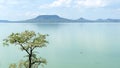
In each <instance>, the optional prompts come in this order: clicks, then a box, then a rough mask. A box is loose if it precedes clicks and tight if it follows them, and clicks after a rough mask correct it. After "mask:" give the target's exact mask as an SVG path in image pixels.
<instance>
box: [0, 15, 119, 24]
mask: <svg viewBox="0 0 120 68" xmlns="http://www.w3.org/2000/svg"><path fill="white" fill-rule="evenodd" d="M0 22H15V23H17V22H18V23H23V22H25V23H27V22H28V23H32V22H37V23H39V22H40V23H49V22H53V23H54V22H62V23H64V22H65V23H66V22H68V23H69V22H120V19H109V18H108V19H97V20H89V19H85V18H82V17H81V18H79V19H76V20H71V19H67V18H62V17H60V16H58V15H39V16H37V17H36V18H33V19H28V20H24V21H8V20H0Z"/></svg>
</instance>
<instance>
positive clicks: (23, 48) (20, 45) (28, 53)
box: [20, 44, 30, 55]
mask: <svg viewBox="0 0 120 68" xmlns="http://www.w3.org/2000/svg"><path fill="white" fill-rule="evenodd" d="M20 46H21V47H22V48H23V49H24V50H25V51H26V52H27V53H28V54H29V55H30V53H29V52H28V50H26V49H25V47H24V46H23V45H22V44H20Z"/></svg>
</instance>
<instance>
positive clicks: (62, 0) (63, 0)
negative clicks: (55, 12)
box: [40, 0, 72, 8]
mask: <svg viewBox="0 0 120 68" xmlns="http://www.w3.org/2000/svg"><path fill="white" fill-rule="evenodd" d="M71 2H72V0H56V1H53V2H52V3H50V4H45V5H41V6H40V8H54V7H70V4H71Z"/></svg>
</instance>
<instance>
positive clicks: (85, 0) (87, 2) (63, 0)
mask: <svg viewBox="0 0 120 68" xmlns="http://www.w3.org/2000/svg"><path fill="white" fill-rule="evenodd" d="M107 4H108V2H107V1H106V0H55V1H53V2H52V3H49V4H44V5H41V6H40V8H56V7H87V8H98V7H105V6H106V5H107Z"/></svg>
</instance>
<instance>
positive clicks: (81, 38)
mask: <svg viewBox="0 0 120 68" xmlns="http://www.w3.org/2000/svg"><path fill="white" fill-rule="evenodd" d="M25 30H33V31H35V32H40V33H42V34H49V37H48V41H49V44H48V46H47V47H46V48H42V49H39V52H40V56H41V57H44V58H46V59H47V61H48V64H47V65H46V66H45V67H44V68H120V24H119V23H109V24H107V23H89V24H87V23H83V24H79V23H75V24H65V23H64V24H39V23H12V24H11V23H0V68H8V65H9V64H10V63H16V62H19V60H20V59H22V58H23V56H24V55H25V53H24V52H22V51H20V49H19V47H15V46H9V47H3V46H2V40H3V39H4V38H6V37H7V36H8V35H9V34H11V33H12V32H22V31H25Z"/></svg>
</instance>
